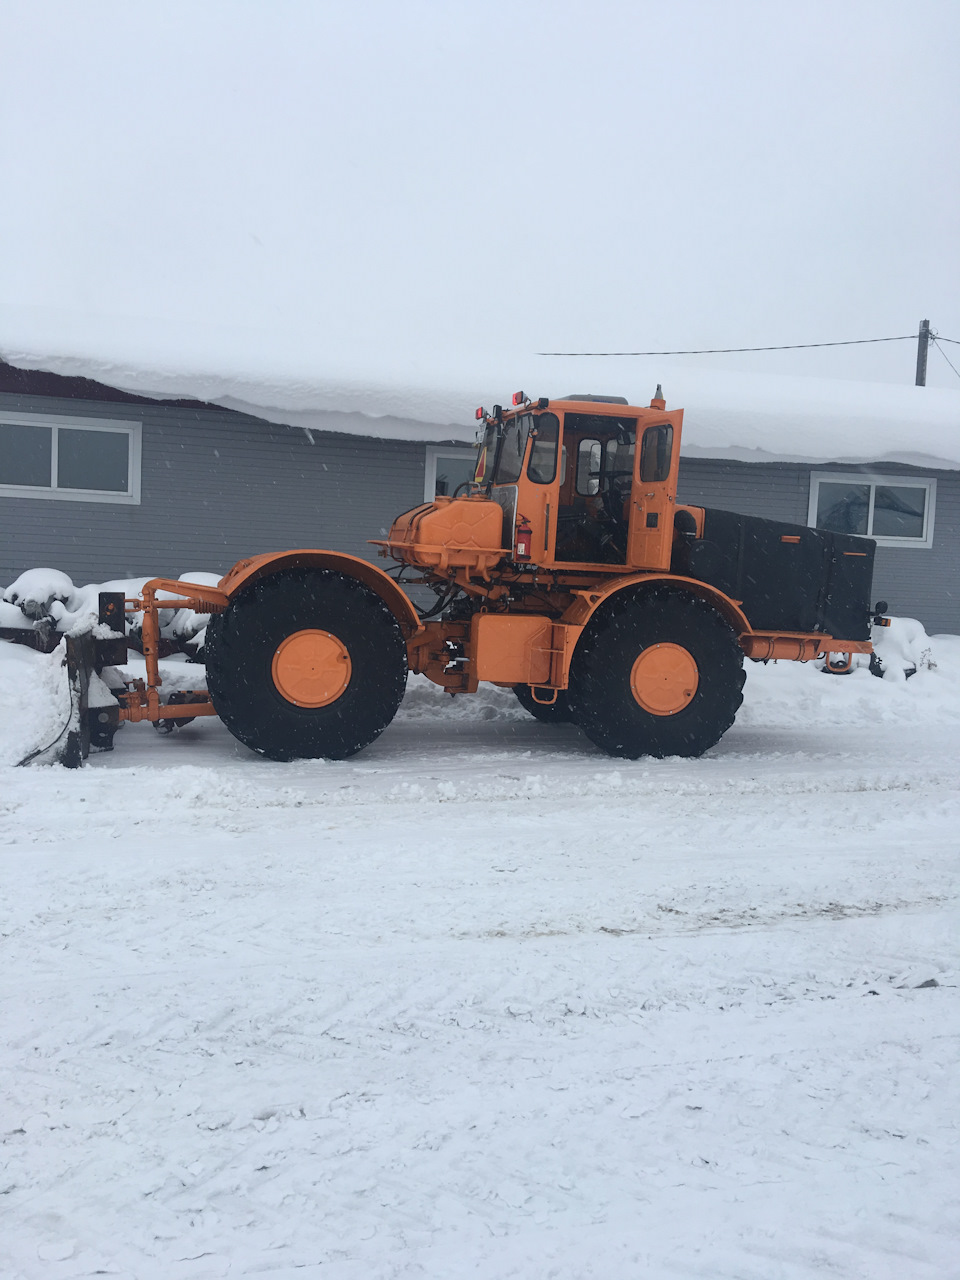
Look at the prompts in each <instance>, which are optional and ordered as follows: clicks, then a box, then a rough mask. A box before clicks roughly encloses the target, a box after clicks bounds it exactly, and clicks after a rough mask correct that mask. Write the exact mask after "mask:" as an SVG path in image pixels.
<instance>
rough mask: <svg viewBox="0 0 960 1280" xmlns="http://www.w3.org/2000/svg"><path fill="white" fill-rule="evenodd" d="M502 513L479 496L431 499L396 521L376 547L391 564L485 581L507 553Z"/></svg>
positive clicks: (499, 508) (491, 502)
mask: <svg viewBox="0 0 960 1280" xmlns="http://www.w3.org/2000/svg"><path fill="white" fill-rule="evenodd" d="M502 531H503V509H502V507H501V506H500V504H499V503H497V502H493V501H492V500H491V499H490V498H484V497H482V496H481V495H479V494H471V495H469V496H468V497H460V498H450V497H445V496H440V497H437V498H435V499H434V500H433V502H426V503H424V504H423V506H420V507H414V508H413V510H412V511H406V512H404V514H403V515H402V516H398V517H397V519H396V520H395V521H394V522H393V526H392V528H391V529H390V536H389V537H388V538H386V539H384V540H383V541H380V540H378V545H379V546H381V547H384V548H385V549H386V551H387V553H388V554H389V555H391V556H392V557H393V558H394V560H399V561H400V562H401V564H409V565H414V566H416V567H417V568H421V569H439V570H440V572H441V573H443V572H445V571H446V570H447V569H465V570H467V572H468V573H476V574H479V575H480V576H481V577H487V575H488V574H489V573H490V570H491V569H493V568H494V566H495V565H496V564H497V563H498V562H499V561H500V560H502V559H503V557H504V556H505V555H508V554H509V551H508V550H507V549H505V548H504V547H503V546H502V545H501V542H502Z"/></svg>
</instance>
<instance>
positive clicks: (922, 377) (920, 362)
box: [917, 320, 930, 387]
mask: <svg viewBox="0 0 960 1280" xmlns="http://www.w3.org/2000/svg"><path fill="white" fill-rule="evenodd" d="M929 345H930V321H929V320H921V321H920V332H919V333H918V334H917V386H918V387H925V386H926V385H927V347H929Z"/></svg>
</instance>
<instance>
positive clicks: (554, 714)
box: [513, 684, 573, 724]
mask: <svg viewBox="0 0 960 1280" xmlns="http://www.w3.org/2000/svg"><path fill="white" fill-rule="evenodd" d="M513 692H514V693H515V694H516V695H517V701H518V702H519V703H520V705H521V707H523V709H524V711H529V712H530V714H531V715H532V716H533V717H534V718H535V719H537V720H539V721H540V722H541V724H569V722H570V721H571V720H572V719H573V716H572V715H571V713H570V700H569V698H568V697H567V693H566V690H565V689H558V690H557V700H556V702H537V700H536V699H535V698H534V696H533V690H532V688H531V687H530V685H528V684H515V685H514V686H513Z"/></svg>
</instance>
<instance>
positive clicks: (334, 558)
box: [219, 549, 420, 639]
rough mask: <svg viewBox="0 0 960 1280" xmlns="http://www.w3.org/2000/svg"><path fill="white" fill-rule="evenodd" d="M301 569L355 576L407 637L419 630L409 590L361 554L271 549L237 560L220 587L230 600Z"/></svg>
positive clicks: (349, 576)
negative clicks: (286, 571)
mask: <svg viewBox="0 0 960 1280" xmlns="http://www.w3.org/2000/svg"><path fill="white" fill-rule="evenodd" d="M301 568H311V569H333V570H335V571H336V572H337V573H342V574H343V575H344V576H345V577H348V578H356V579H357V581H358V582H362V583H363V585H364V586H365V587H369V588H370V590H371V591H374V592H376V594H377V595H378V596H379V597H380V599H381V600H382V601H383V603H384V604H385V605H386V606H387V608H388V609H389V610H390V612H391V613H392V614H393V616H394V617H395V618H396V620H397V622H399V624H400V629H401V631H402V632H403V634H404V636H405V637H406V638H407V639H409V638H410V636H412V635H413V634H414V633H415V632H417V631H419V630H420V617H419V615H418V613H417V611H416V609H415V608H414V607H413V604H412V602H411V600H410V598H409V596H408V595H407V594H406V592H405V591H403V590H401V588H400V587H398V586H397V584H396V583H395V582H394V581H393V579H392V578H389V577H387V575H386V574H385V573H384V572H383V570H382V569H378V568H377V567H376V565H373V564H370V562H369V561H368V560H361V559H360V557H359V556H348V555H345V554H344V553H343V552H341V551H318V550H310V549H306V550H297V551H268V552H267V553H265V554H264V555H259V556H253V557H252V558H251V559H249V560H240V561H238V563H237V564H235V565H234V566H233V568H232V569H231V570H230V572H229V573H228V574H227V575H226V576H225V577H223V578H221V579H220V583H219V589H220V590H221V591H223V592H224V593H225V594H226V596H227V597H228V599H229V598H232V597H233V596H235V595H236V594H237V592H238V591H240V590H241V589H242V588H243V587H248V586H250V585H251V584H252V583H254V582H257V581H259V579H261V578H268V577H270V576H271V575H272V574H274V573H277V572H278V570H280V569H301Z"/></svg>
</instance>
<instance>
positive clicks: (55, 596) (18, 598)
mask: <svg viewBox="0 0 960 1280" xmlns="http://www.w3.org/2000/svg"><path fill="white" fill-rule="evenodd" d="M149 581H150V578H149V577H143V578H115V579H113V580H112V581H110V582H92V583H89V584H88V585H87V586H83V587H77V586H75V585H74V584H73V582H72V581H71V580H70V578H69V577H68V576H67V575H66V574H65V573H61V572H60V571H59V570H58V569H27V570H26V571H25V572H24V573H21V575H20V576H19V578H17V579H16V581H15V582H12V583H11V584H10V586H9V587H7V589H6V590H5V591H4V592H3V605H4V610H3V612H2V613H0V626H6V627H26V628H29V627H31V626H34V627H35V626H36V624H38V623H44V622H46V623H48V624H49V625H51V626H52V627H53V628H54V629H55V630H57V631H59V632H61V633H62V634H66V633H67V632H73V633H74V634H79V633H82V632H84V631H89V630H90V629H91V628H92V627H94V626H95V625H96V622H97V617H98V614H99V608H100V604H99V595H100V592H101V591H116V592H122V593H123V595H124V597H125V598H127V599H134V598H135V597H137V596H139V595H140V593H141V592H142V590H143V588H144V586H145V584H146V583H148V582H149ZM177 581H178V582H185V583H191V582H192V583H196V584H197V585H198V586H204V587H215V586H217V585H218V583H219V582H220V575H219V574H216V573H206V572H203V571H199V570H195V571H193V572H191V573H185V574H182V575H181V576H180V577H179V578H178V579H177ZM157 599H158V600H171V599H174V597H173V596H171V594H170V592H168V591H161V592H159V593H158V596H157ZM209 620H210V615H209V614H206V613H195V612H194V611H193V610H192V609H161V610H160V612H159V621H160V634H161V636H163V637H165V638H167V639H171V640H183V641H187V640H193V639H196V640H197V643H196V645H195V648H202V645H203V637H202V632H203V630H204V628H205V627H206V625H207V623H208V622H209ZM142 625H143V614H142V613H128V614H127V615H126V634H127V635H139V634H140V631H141V628H142Z"/></svg>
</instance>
